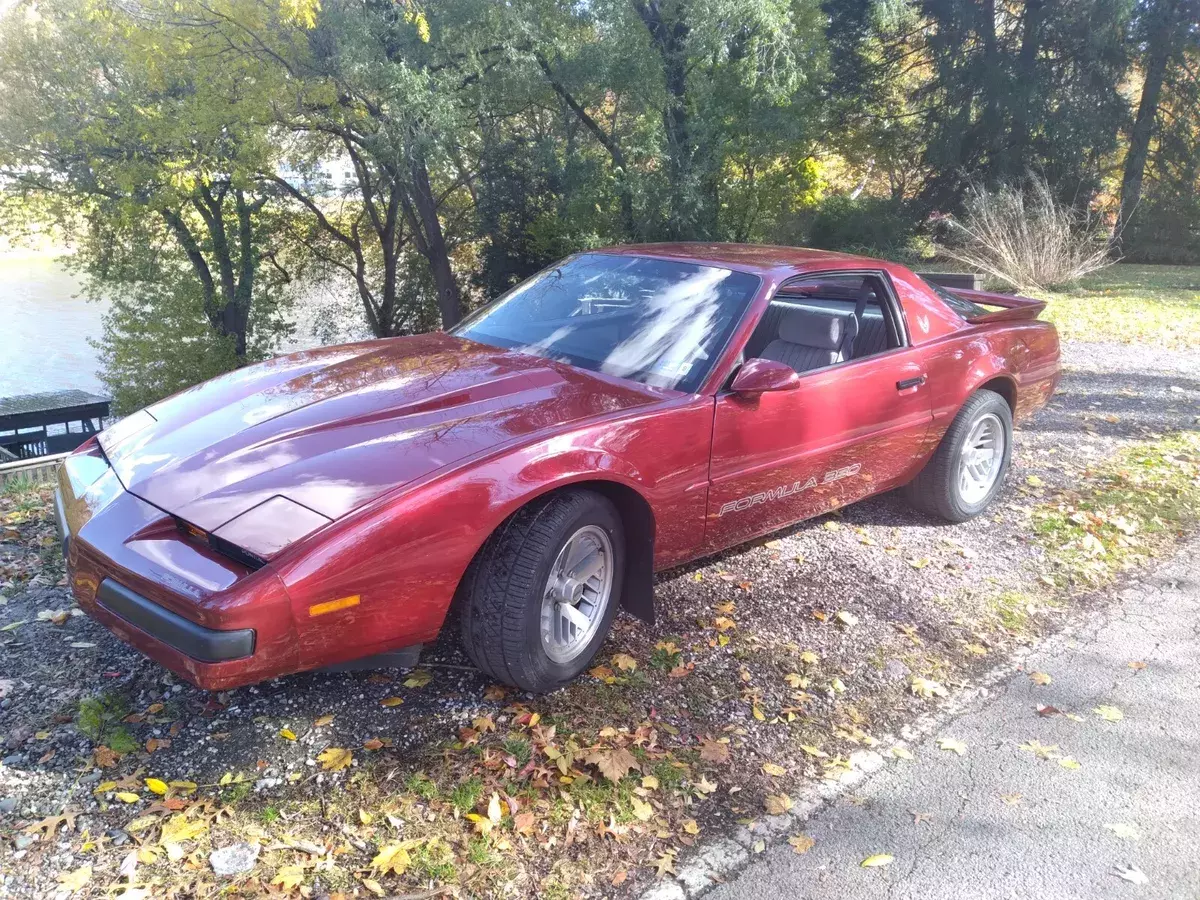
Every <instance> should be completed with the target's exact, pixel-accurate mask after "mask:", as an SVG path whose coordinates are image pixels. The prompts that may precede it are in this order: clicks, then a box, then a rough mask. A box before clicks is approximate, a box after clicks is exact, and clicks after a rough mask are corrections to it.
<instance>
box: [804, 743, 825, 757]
mask: <svg viewBox="0 0 1200 900" xmlns="http://www.w3.org/2000/svg"><path fill="white" fill-rule="evenodd" d="M800 749H801V750H803V751H804V752H805V753H807V754H808V755H809V756H813V757H816V758H817V759H827V758H828V757H829V754H828V753H826V752H825V751H824V750H822V749H820V748H819V747H814V746H812V745H811V744H801V745H800Z"/></svg>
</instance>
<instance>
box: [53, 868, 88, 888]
mask: <svg viewBox="0 0 1200 900" xmlns="http://www.w3.org/2000/svg"><path fill="white" fill-rule="evenodd" d="M91 880H92V867H91V866H80V867H79V868H78V869H75V870H74V871H73V872H64V873H62V874H61V875H59V876H58V881H59V884H61V885H62V886H63V887H64V888H66V889H67V890H68V891H71V892H72V893H74V892H75V891H81V890H83V886H84V885H85V884H87V883H88V882H89V881H91Z"/></svg>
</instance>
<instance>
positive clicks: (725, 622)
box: [713, 616, 737, 631]
mask: <svg viewBox="0 0 1200 900" xmlns="http://www.w3.org/2000/svg"><path fill="white" fill-rule="evenodd" d="M713 628H715V629H717V631H730V630H731V629H734V628H737V622H735V621H733V619H731V618H729V617H728V616H717V617H716V618H715V619H713Z"/></svg>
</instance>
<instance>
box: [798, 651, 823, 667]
mask: <svg viewBox="0 0 1200 900" xmlns="http://www.w3.org/2000/svg"><path fill="white" fill-rule="evenodd" d="M820 661H821V657H819V656H818V655H817V654H815V653H813V652H812V651H811V650H805V651H804V652H803V653H801V654H800V662H802V663H804V664H805V665H806V666H815V665H816V664H817V663H819V662H820Z"/></svg>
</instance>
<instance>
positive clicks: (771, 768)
mask: <svg viewBox="0 0 1200 900" xmlns="http://www.w3.org/2000/svg"><path fill="white" fill-rule="evenodd" d="M762 770H763V772H764V773H765V774H767V775H770V776H772V777H773V778H782V777H783V776H784V775H786V774H787V769H785V768H784V767H783V766H781V765H778V764H777V763H772V762H768V763H763V766H762Z"/></svg>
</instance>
